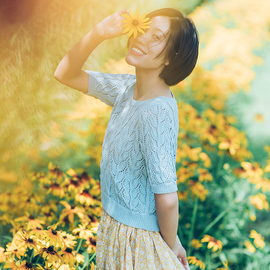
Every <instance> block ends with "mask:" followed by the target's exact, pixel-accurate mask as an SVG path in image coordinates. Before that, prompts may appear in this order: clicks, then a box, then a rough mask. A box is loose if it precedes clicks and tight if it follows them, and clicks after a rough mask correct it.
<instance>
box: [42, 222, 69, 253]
mask: <svg viewBox="0 0 270 270" xmlns="http://www.w3.org/2000/svg"><path fill="white" fill-rule="evenodd" d="M56 228H57V224H54V225H52V226H50V227H48V230H47V231H46V230H44V236H45V238H46V240H47V241H48V242H49V243H50V245H52V246H54V247H61V248H63V247H64V246H65V241H64V239H63V236H62V235H61V233H60V232H58V231H56Z"/></svg>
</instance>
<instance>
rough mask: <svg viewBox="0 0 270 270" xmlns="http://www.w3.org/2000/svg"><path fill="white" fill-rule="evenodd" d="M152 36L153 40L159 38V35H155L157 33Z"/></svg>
mask: <svg viewBox="0 0 270 270" xmlns="http://www.w3.org/2000/svg"><path fill="white" fill-rule="evenodd" d="M152 37H153V39H155V40H160V37H159V36H157V35H152Z"/></svg>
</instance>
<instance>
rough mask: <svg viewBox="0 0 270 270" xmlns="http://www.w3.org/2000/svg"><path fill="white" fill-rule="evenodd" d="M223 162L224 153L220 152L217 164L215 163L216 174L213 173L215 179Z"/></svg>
mask: <svg viewBox="0 0 270 270" xmlns="http://www.w3.org/2000/svg"><path fill="white" fill-rule="evenodd" d="M223 162H224V153H222V155H221V156H220V158H219V160H218V165H217V169H216V174H215V178H216V180H217V178H218V173H219V171H220V169H221V166H222V164H223Z"/></svg>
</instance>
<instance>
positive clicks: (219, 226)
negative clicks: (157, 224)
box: [0, 0, 270, 270]
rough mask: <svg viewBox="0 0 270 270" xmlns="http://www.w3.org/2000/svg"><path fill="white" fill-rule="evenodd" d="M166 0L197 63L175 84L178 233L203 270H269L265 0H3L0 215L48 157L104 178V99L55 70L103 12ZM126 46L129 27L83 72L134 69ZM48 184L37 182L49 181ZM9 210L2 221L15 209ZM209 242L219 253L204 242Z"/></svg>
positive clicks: (269, 47)
mask: <svg viewBox="0 0 270 270" xmlns="http://www.w3.org/2000/svg"><path fill="white" fill-rule="evenodd" d="M162 7H172V8H177V9H179V10H181V11H182V12H183V14H184V15H188V16H189V17H190V18H192V20H193V21H194V23H195V25H196V26H197V29H198V32H199V38H200V54H199V60H198V64H197V66H196V68H195V70H194V72H193V73H192V74H191V75H190V76H189V77H188V78H187V79H186V80H184V81H183V82H180V83H179V84H178V85H176V86H174V87H172V91H173V92H174V94H175V96H176V99H177V102H178V107H179V119H180V132H179V149H178V152H177V176H178V187H179V192H178V196H179V202H180V209H181V211H180V224H181V228H182V229H181V230H180V231H179V235H180V236H181V238H182V239H183V243H184V244H185V246H187V251H188V254H189V255H191V254H193V255H194V254H195V255H196V256H197V258H200V259H201V260H202V261H205V263H206V266H207V267H206V269H217V268H216V267H218V266H221V265H222V264H223V266H224V267H225V268H218V269H239V270H242V269H248V270H249V269H250V270H253V269H270V255H269V254H270V244H269V241H270V233H269V225H270V219H269V212H268V211H269V203H268V202H269V199H270V196H269V191H270V148H269V146H270V109H269V104H270V76H269V75H270V74H269V70H270V16H269V11H270V1H265V0H216V1H215V0H208V1H207V0H189V1H184V0H149V1H145V0H138V1H119V0H111V1H106V2H105V1H100V0H99V1H97V0H80V1H75V0H65V1H62V0H46V1H45V0H12V1H11V0H0V26H1V31H0V65H1V69H0V87H1V91H0V105H1V110H0V112H1V113H0V121H1V125H0V192H3V193H2V194H3V195H2V194H0V196H2V198H1V197H0V199H1V200H0V213H9V211H10V209H11V208H12V207H13V208H15V207H14V206H16V204H18V202H17V199H16V198H14V197H12V196H13V195H14V194H15V195H16V194H21V193H20V192H21V191H20V190H19V191H18V190H17V191H16V192H17V193H16V192H15V193H13V192H14V190H15V189H16V188H18V187H24V189H27V190H29V191H30V190H32V186H33V183H32V172H36V173H47V172H48V169H49V173H51V172H52V171H54V169H55V167H54V165H52V164H55V166H59V167H60V169H61V170H62V171H63V172H66V171H68V170H69V169H70V168H76V169H77V170H81V171H83V170H85V171H86V172H87V173H88V174H89V175H91V176H92V177H93V179H99V172H100V171H99V164H100V159H101V146H102V141H103V137H104V134H105V129H106V124H107V122H108V120H109V117H110V112H111V108H110V107H108V106H107V105H105V104H104V103H102V102H100V101H99V100H97V99H95V98H93V97H89V96H86V95H84V94H82V93H80V92H78V91H76V90H74V89H71V88H68V87H66V86H64V85H62V84H60V83H59V82H57V81H56V80H55V79H54V77H53V74H54V71H55V69H56V67H57V65H58V64H59V62H60V61H61V59H62V58H63V57H64V55H65V54H66V53H67V52H68V51H69V50H70V49H71V48H72V47H73V46H74V45H75V44H76V43H77V42H78V41H79V40H80V39H81V38H82V37H83V36H84V35H85V34H87V33H88V31H89V30H90V29H91V28H92V27H93V26H94V25H95V24H97V23H98V22H99V21H101V20H102V19H103V18H105V17H106V16H108V15H110V14H112V13H114V12H116V11H118V10H121V9H126V8H128V9H129V10H130V11H132V12H135V11H136V10H138V11H139V14H140V15H142V14H143V13H145V12H146V13H147V12H150V11H153V10H155V9H158V8H162ZM126 43H127V36H126V35H125V36H121V37H119V38H117V39H113V40H108V41H105V42H103V43H102V44H100V45H99V46H98V48H97V49H96V50H95V51H94V52H93V53H92V54H91V56H90V57H89V59H88V60H87V62H86V63H85V65H84V69H86V70H87V69H89V70H98V71H102V72H108V73H134V70H133V68H132V67H130V66H128V65H127V64H126V63H125V61H124V57H125V54H126ZM50 162H51V163H50ZM48 164H50V165H48ZM36 178H39V177H36ZM40 179H41V178H40ZM43 180H44V179H43ZM50 181H51V180H50ZM57 181H58V180H57ZM44 183H45V182H44ZM44 183H43V184H40V185H41V189H44V190H45V189H46V188H47V189H49V187H50V188H51V189H52V186H53V184H52V183H51V182H46V183H45V184H44ZM46 185H47V186H46ZM45 187H46V188H45ZM46 192H47V191H46ZM46 192H45V193H46ZM33 193H34V192H33ZM45 193H44V194H45ZM48 193H49V191H48V192H47V193H46V194H48ZM46 194H45V195H44V196H47V195H46ZM32 195H33V194H31V196H30V197H31V198H32V199H33V204H35V197H34V196H32ZM58 195H59V194H58ZM58 195H57V194H56V195H55V194H53V196H58ZM19 196H20V195H19ZM27 196H29V194H28V195H27ZM27 196H26V197H25V198H28V197H27ZM61 196H64V195H63V194H62V195H61ZM15 197H16V196H15ZM30 197H29V198H28V199H25V202H29V201H30ZM61 198H62V197H61ZM54 199H55V201H56V202H57V201H58V200H59V198H58V197H54ZM63 200H64V199H63ZM66 200H67V201H68V200H70V197H68V198H67V199H66ZM41 201H42V200H41V199H40V202H41ZM73 202H74V200H73V201H72V203H73ZM29 209H30V207H29ZM1 211H2V212H1ZM20 211H21V210H20ZM22 211H23V210H22ZM35 211H36V214H35V215H36V216H38V215H39V212H40V211H39V210H37V209H36V210H35ZM50 211H51V210H50ZM59 211H60V210H59V209H58V212H59ZM60 212H61V211H60ZM60 212H59V213H60ZM9 214H10V216H9V217H8V218H7V220H8V219H9V220H12V219H13V218H15V217H16V216H18V215H19V214H18V213H17V212H16V213H15V212H14V213H13V212H12V211H10V213H9ZM20 214H22V213H20ZM33 214H34V212H33ZM99 215H100V213H95V216H96V217H97V218H98V217H99ZM41 216H42V214H41ZM43 218H44V216H43ZM57 218H59V217H57V215H55V220H56V221H57ZM1 220H4V218H3V217H2V219H1V217H0V221H1ZM46 222H47V221H46ZM78 222H79V221H78ZM11 223H12V222H11ZM12 224H13V223H12ZM78 224H79V223H76V226H78ZM13 226H15V225H13ZM74 226H75V225H74ZM0 228H1V226H0ZM5 230H6V232H7V231H8V229H7V228H6V229H5ZM252 230H256V231H258V232H259V233H260V234H257V235H256V237H257V238H256V239H255V238H254V234H251V231H252ZM205 233H209V234H211V235H212V236H213V237H215V238H211V239H212V240H211V239H210V238H209V239H210V240H209V239H208V240H205V239H204V238H202V237H203V235H204V234H205ZM262 235H263V236H262ZM196 239H197V240H196ZM198 239H201V242H200V241H199V240H198ZM213 239H214V240H213ZM216 239H220V240H221V241H222V243H223V245H224V246H226V247H224V252H223V253H218V252H214V253H210V251H209V250H208V249H209V247H208V248H206V247H202V248H201V249H200V245H201V246H202V245H203V244H202V243H203V242H205V241H208V242H209V243H210V242H211V241H212V242H211V243H212V244H213V243H214V244H213V245H215V244H217V243H218V242H217V240H216ZM252 239H254V240H252ZM258 239H259V240H258ZM263 239H264V240H263ZM203 240H205V241H203ZM196 241H199V242H196ZM258 241H261V242H258ZM264 241H265V242H264ZM3 243H4V241H3V242H2V246H3ZM0 245H1V240H0ZM220 248H221V247H220V246H218V245H217V249H220ZM208 251H209V252H208ZM217 258H218V259H217ZM212 262H215V263H212ZM226 262H227V263H228V262H229V266H230V267H232V268H226V265H225V264H226ZM227 266H228V265H227ZM194 267H195V266H194ZM268 267H269V268H268ZM192 269H195V268H192ZM196 269H197V268H196Z"/></svg>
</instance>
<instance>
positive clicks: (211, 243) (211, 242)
mask: <svg viewBox="0 0 270 270" xmlns="http://www.w3.org/2000/svg"><path fill="white" fill-rule="evenodd" d="M201 242H202V243H203V242H208V245H207V248H208V249H210V248H213V249H212V251H213V252H216V251H217V250H218V249H219V250H220V251H221V249H222V242H221V241H220V240H218V239H216V238H214V237H213V236H210V235H204V237H203V238H202V240H201Z"/></svg>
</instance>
